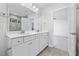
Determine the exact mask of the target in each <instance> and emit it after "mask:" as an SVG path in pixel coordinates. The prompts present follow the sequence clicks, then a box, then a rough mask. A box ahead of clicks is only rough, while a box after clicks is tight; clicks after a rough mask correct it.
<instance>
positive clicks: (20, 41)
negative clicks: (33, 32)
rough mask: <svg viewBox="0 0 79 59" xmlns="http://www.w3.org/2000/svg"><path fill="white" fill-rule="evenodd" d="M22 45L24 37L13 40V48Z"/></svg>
mask: <svg viewBox="0 0 79 59" xmlns="http://www.w3.org/2000/svg"><path fill="white" fill-rule="evenodd" d="M21 43H23V38H22V37H20V38H15V39H12V46H15V45H18V44H21Z"/></svg>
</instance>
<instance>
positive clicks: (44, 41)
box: [39, 33, 48, 51]
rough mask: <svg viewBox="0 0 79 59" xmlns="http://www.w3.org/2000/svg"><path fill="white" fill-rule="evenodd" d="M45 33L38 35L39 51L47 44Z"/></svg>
mask: <svg viewBox="0 0 79 59" xmlns="http://www.w3.org/2000/svg"><path fill="white" fill-rule="evenodd" d="M44 34H45V33H42V34H40V35H39V38H40V51H42V50H43V49H44V48H45V47H46V46H47V45H48V44H47V40H48V38H47V37H48V36H47V35H44Z"/></svg>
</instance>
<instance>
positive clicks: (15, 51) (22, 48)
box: [12, 43, 29, 56]
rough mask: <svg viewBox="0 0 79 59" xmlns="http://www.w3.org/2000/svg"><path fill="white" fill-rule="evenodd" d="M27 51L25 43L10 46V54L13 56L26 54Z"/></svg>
mask: <svg viewBox="0 0 79 59" xmlns="http://www.w3.org/2000/svg"><path fill="white" fill-rule="evenodd" d="M28 53H29V51H28V45H27V43H24V44H21V45H18V46H15V47H12V55H14V56H28Z"/></svg>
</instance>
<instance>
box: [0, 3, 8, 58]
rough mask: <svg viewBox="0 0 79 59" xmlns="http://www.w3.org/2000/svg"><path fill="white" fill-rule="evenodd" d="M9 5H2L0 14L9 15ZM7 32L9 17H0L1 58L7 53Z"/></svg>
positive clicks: (0, 5)
mask: <svg viewBox="0 0 79 59" xmlns="http://www.w3.org/2000/svg"><path fill="white" fill-rule="evenodd" d="M6 6H7V5H6V4H3V3H2V4H1V3H0V14H1V13H3V12H4V13H6V15H7V7H6ZM6 31H7V17H6V16H1V15H0V56H1V55H5V52H6V42H7V41H6V38H5V37H6V36H5V34H6Z"/></svg>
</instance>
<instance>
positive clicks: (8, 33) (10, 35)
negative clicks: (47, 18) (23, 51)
mask: <svg viewBox="0 0 79 59" xmlns="http://www.w3.org/2000/svg"><path fill="white" fill-rule="evenodd" d="M39 33H48V31H41V32H35V31H28V32H25V33H23V34H21V33H14V32H7V33H6V36H7V37H9V38H17V37H22V36H29V35H35V34H39Z"/></svg>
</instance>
